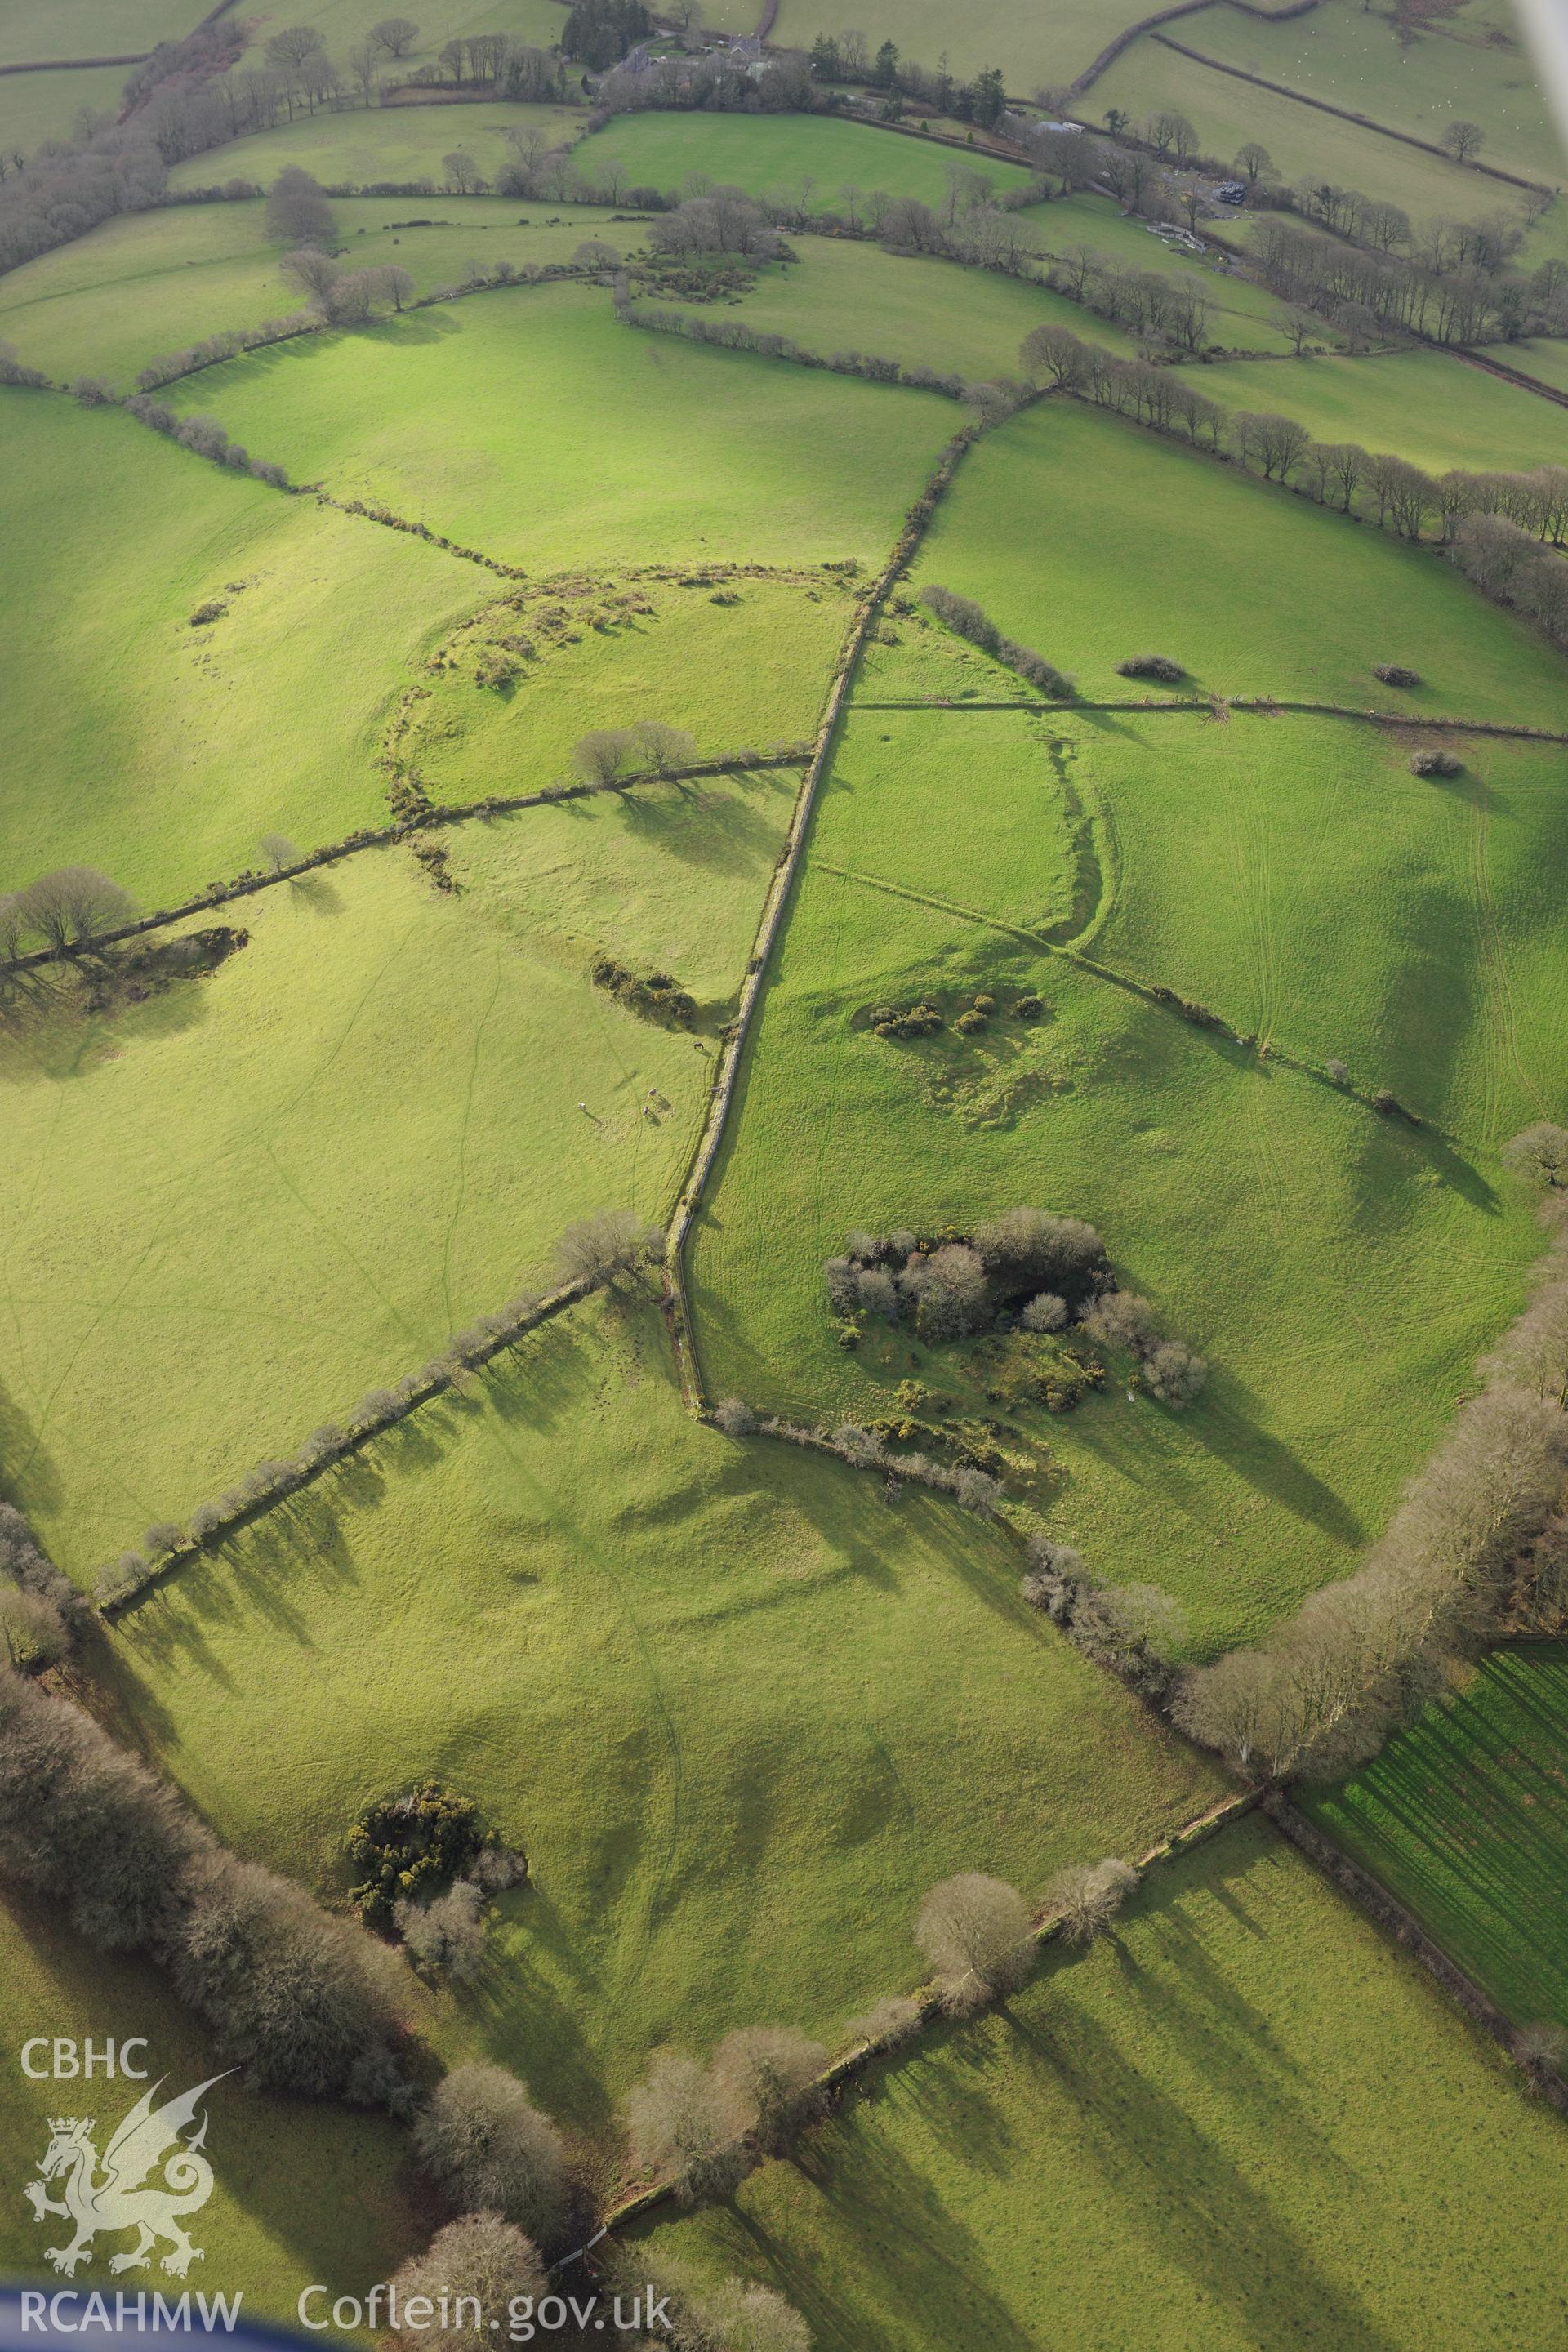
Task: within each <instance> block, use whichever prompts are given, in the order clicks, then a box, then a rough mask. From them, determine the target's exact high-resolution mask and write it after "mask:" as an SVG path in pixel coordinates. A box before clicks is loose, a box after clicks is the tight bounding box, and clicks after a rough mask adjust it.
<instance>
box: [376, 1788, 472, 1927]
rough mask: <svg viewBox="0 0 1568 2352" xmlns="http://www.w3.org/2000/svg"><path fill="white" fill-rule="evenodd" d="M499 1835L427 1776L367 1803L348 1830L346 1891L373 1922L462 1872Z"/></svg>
mask: <svg viewBox="0 0 1568 2352" xmlns="http://www.w3.org/2000/svg"><path fill="white" fill-rule="evenodd" d="M499 1845H500V1837H499V1835H498V1833H497V1832H496V1831H495V1830H493V1829H491V1828H489V1826H488V1825H487V1823H486V1822H485V1821H484V1819H483V1818H482V1816H481V1814H480V1812H479V1807H478V1805H476V1804H475V1803H474V1801H473V1800H472V1798H470V1797H459V1796H458V1794H457V1792H456V1790H452V1789H447V1788H444V1787H442V1785H441V1784H440V1782H439V1781H437V1780H426V1781H423V1782H421V1784H420V1785H419V1786H418V1787H417V1788H414V1789H406V1790H400V1791H399V1792H398V1794H397V1795H395V1796H392V1797H384V1798H382V1799H381V1800H380V1801H379V1802H378V1803H376V1804H374V1805H371V1806H369V1807H367V1809H366V1811H364V1812H363V1813H362V1814H361V1815H360V1818H359V1820H358V1821H357V1822H355V1823H354V1825H353V1828H352V1829H351V1830H350V1832H349V1833H348V1838H347V1842H346V1851H347V1853H348V1858H349V1861H350V1863H351V1864H353V1868H354V1870H355V1871H356V1872H357V1874H358V1877H357V1880H356V1883H355V1884H354V1885H353V1887H351V1888H350V1890H349V1891H350V1894H351V1895H352V1896H353V1900H354V1902H355V1903H357V1904H358V1905H359V1907H360V1909H361V1910H362V1911H363V1914H364V1916H365V1917H366V1918H367V1919H368V1920H370V1921H371V1922H372V1923H373V1924H374V1925H376V1926H382V1925H384V1924H385V1923H386V1922H387V1921H389V1920H390V1919H391V1917H392V1909H393V1906H394V1904H395V1903H398V1902H407V1901H418V1900H421V1899H423V1898H424V1897H426V1896H428V1895H433V1894H435V1893H436V1892H437V1890H438V1889H441V1888H444V1887H446V1886H448V1885H450V1884H451V1882H452V1881H453V1879H455V1878H460V1877H463V1876H464V1875H465V1874H468V1872H469V1870H470V1868H471V1865H472V1864H474V1863H475V1862H476V1861H477V1859H478V1857H479V1854H480V1853H482V1852H483V1851H484V1850H485V1849H486V1848H487V1847H498V1846H499Z"/></svg>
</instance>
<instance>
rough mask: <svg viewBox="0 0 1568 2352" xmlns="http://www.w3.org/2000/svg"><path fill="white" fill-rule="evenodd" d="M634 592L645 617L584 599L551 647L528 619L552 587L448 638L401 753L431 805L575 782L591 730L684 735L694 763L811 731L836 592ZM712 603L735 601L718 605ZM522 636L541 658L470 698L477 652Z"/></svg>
mask: <svg viewBox="0 0 1568 2352" xmlns="http://www.w3.org/2000/svg"><path fill="white" fill-rule="evenodd" d="M610 593H615V591H614V588H613V584H611V585H610ZM620 593H623V594H624V593H626V592H625V591H621V592H620ZM635 593H637V596H638V598H639V600H640V601H642V602H645V603H646V604H648V605H649V606H650V607H651V610H649V611H647V612H637V613H633V614H625V613H623V614H620V615H619V616H618V617H616V618H615V619H613V620H609V621H606V620H605V619H604V615H605V609H606V608H605V604H602V603H600V602H597V601H595V599H594V598H593V597H592V596H591V595H590V596H585V597H584V601H583V603H582V604H581V605H580V606H577V607H572V606H568V607H567V609H568V610H569V611H571V612H572V613H573V614H574V625H573V626H572V627H570V628H569V629H568V630H567V631H566V633H565V634H564V635H563V636H561V637H559V638H556V639H554V640H552V639H549V638H546V637H545V636H544V635H542V633H541V634H540V635H529V632H530V630H531V628H532V627H535V626H536V623H535V622H534V621H533V619H532V617H531V616H532V615H533V614H536V613H538V612H539V611H541V610H552V609H560V600H559V599H558V598H557V596H556V594H555V592H554V591H553V590H552V589H546V590H543V591H542V592H540V593H539V594H538V595H537V596H534V597H529V595H528V594H527V593H526V592H522V593H521V595H517V596H513V597H509V598H506V599H503V600H502V601H501V602H500V604H494V605H491V606H489V607H488V608H487V610H486V611H485V612H484V613H483V614H481V615H480V617H479V620H478V621H477V622H475V623H474V624H472V625H464V626H462V627H460V628H459V629H458V631H456V632H455V634H454V635H453V637H452V638H451V639H450V640H449V641H448V646H447V652H446V655H445V659H446V661H447V665H448V666H447V667H444V668H443V669H442V670H441V671H440V672H439V673H437V675H436V676H435V677H433V679H432V680H431V682H430V688H429V692H428V696H427V698H426V699H425V700H423V701H422V702H421V703H420V705H419V708H418V711H417V713H416V720H415V725H414V730H413V732H412V734H411V736H410V739H409V742H408V745H407V749H408V751H409V755H410V756H411V757H412V758H413V759H414V760H415V761H416V763H417V765H418V768H419V772H420V774H421V777H422V779H423V781H424V784H425V789H426V792H428V793H430V795H431V797H432V798H433V799H436V800H447V799H450V800H472V799H479V798H480V797H482V796H483V795H484V794H485V793H494V792H505V793H514V792H520V791H528V790H530V789H531V788H533V787H536V786H537V785H539V784H542V783H547V782H550V781H551V779H552V777H553V776H555V775H558V774H570V773H572V769H571V767H570V753H571V750H572V746H573V744H574V742H575V741H576V740H577V739H578V737H579V736H581V735H582V734H583V733H584V731H585V730H587V729H589V728H591V727H624V726H627V725H630V724H631V723H632V722H633V721H634V720H636V719H663V720H665V721H666V722H667V723H669V724H672V725H675V726H679V727H685V728H687V729H689V730H690V732H691V733H692V734H693V735H695V737H696V739H697V751H698V757H699V758H700V759H711V758H713V757H715V756H717V755H718V754H720V753H723V752H731V751H741V750H755V749H758V748H763V749H765V748H766V747H767V746H768V745H769V744H771V743H774V742H781V741H782V742H796V741H800V740H809V739H810V737H812V736H813V735H814V734H815V733H816V725H817V721H818V719H819V717H820V715H821V708H822V704H823V701H824V699H825V691H826V680H827V678H828V677H829V675H830V674H831V672H832V668H833V664H834V661H835V659H836V657H837V653H838V649H839V646H840V644H841V642H842V641H843V638H844V636H845V635H846V633H847V628H848V625H849V618H850V611H849V604H848V600H847V596H846V594H845V592H844V590H843V588H842V587H840V586H838V585H837V583H835V582H832V581H830V580H829V578H828V577H827V576H826V575H825V574H819V575H818V577H817V581H816V584H815V586H805V585H802V584H798V583H785V582H782V581H776V580H740V581H735V582H732V583H730V584H729V585H728V586H727V587H725V588H723V589H721V590H718V591H713V590H710V589H709V588H707V587H704V586H701V585H692V586H683V585H681V584H679V583H674V582H663V581H648V582H645V583H638V584H637V589H636V592H635ZM715 593H718V594H721V595H723V596H726V597H732V598H734V599H735V600H736V601H735V602H734V603H732V604H731V603H726V604H714V602H713V596H714V594H715ZM589 614H595V616H596V618H595V621H594V622H590V621H589V620H588V617H587V616H588V615H589ZM520 634H521V635H523V636H525V637H527V638H528V642H529V643H530V644H531V645H533V646H534V647H535V654H534V656H531V657H529V658H527V659H526V660H525V662H524V665H523V667H522V669H521V674H520V675H519V676H518V677H517V678H515V679H514V680H513V681H512V682H511V684H510V686H508V687H507V688H503V689H502V690H501V691H500V692H496V691H493V690H490V691H483V692H481V691H478V690H476V686H475V676H474V667H475V662H476V659H479V658H482V649H483V648H485V647H486V646H495V645H496V644H497V643H498V641H500V642H504V641H505V640H506V639H507V638H508V637H515V636H517V635H520ZM571 638H575V640H576V642H575V643H573V642H569V640H570V639H571ZM736 806H737V808H738V807H739V803H737V804H736Z"/></svg>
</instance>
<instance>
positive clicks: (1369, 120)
mask: <svg viewBox="0 0 1568 2352" xmlns="http://www.w3.org/2000/svg"><path fill="white" fill-rule="evenodd" d="M1205 5H1206V0H1205ZM1232 5H1235V0H1232ZM1311 5H1313V6H1316V5H1317V0H1311ZM1190 13H1191V12H1190V11H1189V10H1186V9H1179V10H1173V11H1172V14H1173V15H1181V16H1185V15H1188V14H1190ZM1249 13H1251V14H1255V15H1259V16H1261V15H1264V14H1266V13H1267V14H1269V15H1273V14H1275V13H1278V14H1279V15H1280V16H1300V14H1301V13H1302V11H1301V10H1300V9H1291V8H1285V9H1280V10H1279V11H1278V12H1275V11H1272V10H1270V11H1267V12H1266V11H1264V10H1261V9H1258V10H1254V11H1251V12H1249ZM1150 39H1151V40H1152V41H1156V42H1158V44H1159V46H1160V47H1161V48H1163V49H1174V51H1175V53H1176V55H1177V56H1178V57H1179V58H1191V59H1192V61H1193V63H1194V65H1198V66H1207V67H1208V68H1210V70H1211V71H1212V72H1214V73H1222V74H1229V75H1231V76H1232V77H1233V79H1235V80H1237V81H1249V82H1250V83H1251V84H1252V86H1253V88H1254V89H1268V90H1272V91H1273V93H1274V95H1275V97H1276V98H1292V99H1294V100H1295V101H1296V103H1297V105H1298V106H1311V107H1315V108H1316V109H1317V110H1318V112H1319V113H1320V114H1332V115H1337V116H1338V118H1339V120H1340V121H1342V122H1353V123H1354V124H1355V126H1356V128H1357V130H1358V131H1376V133H1377V135H1378V137H1379V138H1380V139H1397V140H1398V142H1399V143H1400V145H1401V146H1402V147H1419V148H1420V150H1421V152H1422V153H1423V154H1424V155H1436V156H1437V157H1438V158H1439V160H1440V161H1441V162H1443V163H1453V162H1454V161H1455V158H1454V157H1453V156H1452V155H1450V154H1449V152H1448V151H1447V148H1446V147H1439V146H1438V145H1437V144H1436V141H1435V140H1431V139H1417V138H1416V136H1415V132H1414V131H1395V130H1394V127H1393V125H1392V124H1391V123H1387V122H1377V121H1373V117H1372V116H1371V115H1370V114H1357V113H1356V112H1355V110H1354V109H1353V108H1352V107H1348V106H1335V105H1334V104H1333V103H1332V101H1331V100H1329V99H1326V98H1313V97H1312V96H1311V95H1310V93H1309V92H1308V91H1306V90H1304V89H1291V88H1290V87H1289V84H1288V83H1286V82H1282V81H1268V80H1266V79H1265V78H1264V76H1263V75H1262V74H1255V73H1249V72H1248V71H1247V68H1246V67H1245V66H1229V65H1226V64H1225V63H1224V62H1223V61H1222V59H1220V58H1205V56H1204V54H1203V52H1202V50H1201V49H1189V48H1188V47H1187V45H1186V43H1185V42H1184V41H1173V39H1172V38H1171V37H1170V35H1169V34H1168V33H1151V35H1150ZM1459 168H1460V169H1461V170H1462V169H1463V168H1464V166H1463V165H1461V166H1460V167H1459ZM1469 169H1470V170H1471V171H1472V172H1484V173H1486V175H1487V177H1488V178H1489V179H1491V180H1506V181H1507V183H1508V184H1509V186H1510V187H1511V188H1529V189H1531V190H1532V191H1536V192H1541V191H1543V190H1544V183H1543V182H1542V181H1540V180H1527V179H1525V178H1523V177H1522V176H1521V173H1518V172H1505V171H1504V170H1503V169H1502V168H1501V166H1500V164H1497V163H1478V162H1477V160H1476V158H1475V157H1474V156H1471V157H1470V158H1469ZM1545 193H1548V194H1549V193H1550V191H1545Z"/></svg>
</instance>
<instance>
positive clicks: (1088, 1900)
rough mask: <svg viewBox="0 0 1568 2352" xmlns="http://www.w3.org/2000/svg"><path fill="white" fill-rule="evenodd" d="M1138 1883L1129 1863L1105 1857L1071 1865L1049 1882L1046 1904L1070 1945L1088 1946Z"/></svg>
mask: <svg viewBox="0 0 1568 2352" xmlns="http://www.w3.org/2000/svg"><path fill="white" fill-rule="evenodd" d="M1137 1884H1138V1873H1137V1872H1136V1871H1135V1870H1134V1869H1133V1868H1132V1866H1131V1864H1130V1863H1125V1862H1119V1861H1118V1860H1117V1859H1116V1858H1115V1856H1114V1855H1108V1856H1107V1858H1106V1859H1105V1861H1103V1862H1089V1863H1080V1864H1075V1865H1074V1866H1073V1867H1072V1868H1070V1869H1068V1870H1060V1871H1058V1873H1057V1874H1056V1876H1055V1878H1053V1879H1052V1881H1051V1884H1050V1888H1049V1891H1048V1894H1047V1902H1048V1903H1049V1905H1050V1906H1051V1908H1052V1909H1053V1910H1054V1911H1059V1912H1060V1913H1061V1916H1062V1931H1063V1933H1064V1934H1065V1935H1066V1936H1067V1937H1068V1939H1069V1941H1070V1942H1072V1943H1075V1944H1088V1943H1090V1942H1092V1940H1093V1938H1094V1937H1096V1936H1099V1935H1102V1934H1103V1933H1104V1931H1105V1929H1106V1928H1107V1927H1110V1922H1111V1921H1112V1919H1114V1918H1115V1916H1116V1914H1117V1913H1118V1912H1119V1911H1120V1910H1121V1906H1122V1905H1123V1903H1125V1901H1126V1900H1127V1897H1128V1896H1129V1895H1131V1892H1132V1890H1133V1888H1134V1887H1135V1886H1136V1885H1137Z"/></svg>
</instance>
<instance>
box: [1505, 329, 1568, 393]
mask: <svg viewBox="0 0 1568 2352" xmlns="http://www.w3.org/2000/svg"><path fill="white" fill-rule="evenodd" d="M1500 356H1501V358H1502V360H1503V362H1504V364H1505V365H1506V366H1508V367H1514V368H1518V370H1519V371H1520V373H1521V375H1529V376H1533V377H1534V378H1535V379H1536V381H1537V383H1547V384H1550V385H1552V389H1553V390H1554V391H1556V392H1568V343H1553V342H1546V341H1525V342H1521V343H1510V345H1509V347H1508V350H1507V351H1506V352H1503V353H1501V355H1500Z"/></svg>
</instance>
